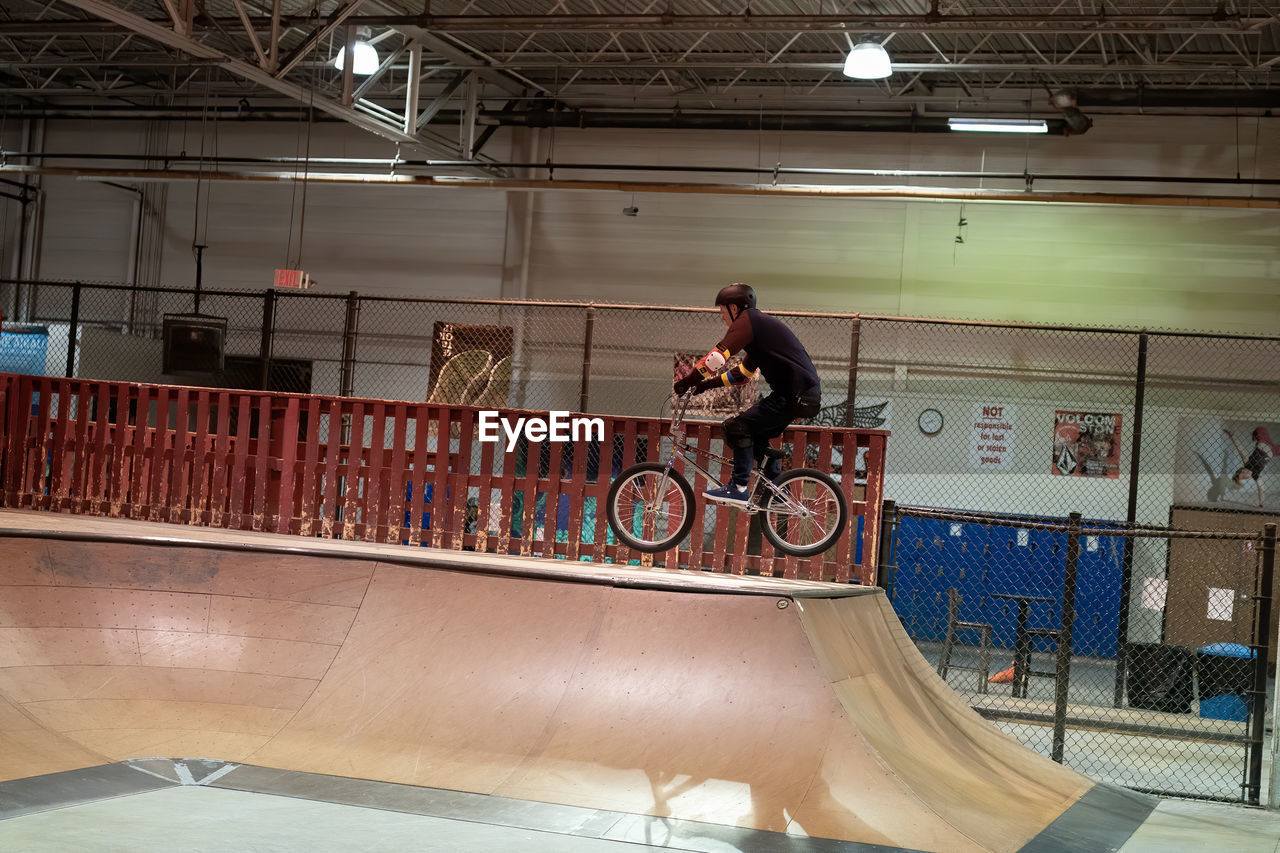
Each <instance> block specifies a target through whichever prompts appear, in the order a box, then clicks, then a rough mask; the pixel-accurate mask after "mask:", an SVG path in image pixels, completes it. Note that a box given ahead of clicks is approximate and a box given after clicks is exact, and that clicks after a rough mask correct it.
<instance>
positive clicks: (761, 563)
mask: <svg viewBox="0 0 1280 853" xmlns="http://www.w3.org/2000/svg"><path fill="white" fill-rule="evenodd" d="M0 410H2V411H3V414H4V437H3V441H0V493H2V497H3V503H4V505H5V506H8V507H19V508H20V507H27V508H35V509H45V510H52V511H57V512H71V513H85V514H91V515H105V516H110V517H115V518H133V519H145V520H150V521H164V522H170V523H175V524H192V525H203V526H210V527H225V528H231V529H236V530H262V531H270V532H275V533H290V534H297V535H301V536H321V537H327V538H342V539H350V540H363V541H368V542H388V543H395V542H402V543H407V544H409V545H431V546H434V547H437V548H454V549H463V548H467V549H474V550H477V551H486V552H492V553H498V554H521V555H526V556H530V555H537V556H541V557H546V558H555V557H563V558H567V559H570V560H578V559H592V560H597V561H616V562H624V563H625V562H629V561H639V563H640V565H647V566H652V565H665V566H667V567H675V566H680V567H687V568H693V569H710V570H713V571H728V572H734V573H739V574H741V573H743V572H745V571H748V570H754V571H759V572H761V573H764V574H776V575H781V576H785V577H793V578H794V577H801V578H813V579H819V578H825V579H835V580H840V581H847V580H860V581H862V582H863V583H874V582H875V566H876V555H877V547H876V546H877V543H878V541H879V521H880V518H879V506H880V502H881V498H882V495H883V481H884V451H885V440H886V437H887V433H885V432H882V431H877V430H849V429H833V428H826V427H797V428H792V429H790V430H789V431H788V433H787V435H785V436H784V440H786V441H789V442H791V443H792V445H793V447H794V448H795V450H794V454H793V459H792V460H791V465H792V466H793V467H795V466H799V465H803V464H805V462H804V457H805V451H806V449H807V448H810V447H813V446H816V447H817V453H818V459H817V463H816V464H817V467H819V468H823V469H828V470H829V469H830V466H831V463H832V458H833V453H834V451H836V450H840V451H842V452H843V458H844V459H846V460H853V459H855V458H857V457H858V454H859V452H860V451H865V460H866V482H865V485H862V484H858V485H855V482H854V478H853V477H849V476H845V477H843V478H842V479H843V483H842V488H843V490H844V492H845V497H846V499H848V501H849V507H850V511H851V518H850V523H849V525H848V527H847V528H846V532H845V533H844V534H843V535H842V536H841V538H840V540H839V542H838V543H837V544H836V546H835V547H834V548H832V549H831V550H829V551H828V552H827V553H826V554H824V555H820V556H818V557H813V558H809V559H797V558H794V557H785V556H782V555H779V554H776V553H775V552H774V550H773V548H772V547H771V546H770V545H769V543H768V542H767V541H766V542H758V543H757V541H756V540H758V539H759V535H758V533H757V534H755V535H754V536H753V535H751V533H750V530H749V528H750V524H749V521H750V519H749V518H748V517H747V516H746V515H743V514H740V513H737V512H730V511H727V510H725V509H717V510H716V513H717V515H716V523H715V526H714V535H713V536H712V535H710V534H708V535H706V536H698V535H693V536H690V537H689V538H688V540H687V541H686V542H685V543H684V545H683V547H681V548H680V549H679V550H675V549H673V550H672V551H671V552H667V553H664V554H654V555H649V554H639V553H638V552H633V551H632V550H631V549H629V548H627V547H626V546H624V545H620V544H617V543H614V542H611V541H609V540H610V539H611V538H612V537H611V536H609V535H608V529H607V522H606V521H605V518H604V513H603V507H604V503H605V497H606V494H607V493H608V490H609V482H610V476H611V475H610V472H611V471H612V472H613V473H616V472H617V470H618V469H620V468H621V467H625V466H626V465H629V464H631V463H632V462H634V461H640V460H642V459H656V458H657V457H658V455H659V443H660V441H659V439H660V438H661V436H662V435H663V434H664V431H665V429H666V424H665V422H663V421H660V420H657V419H645V418H630V417H611V416H601V419H602V420H603V422H604V434H605V439H604V441H603V442H598V441H592V442H588V441H579V442H575V443H560V442H528V443H522V446H520V447H517V448H516V449H515V450H513V451H511V452H507V451H506V448H505V443H500V444H494V443H492V442H481V441H478V440H477V436H476V429H475V427H476V420H477V416H478V410H477V409H473V408H467V407H457V406H438V405H429V404H426V403H408V402H394V401H386V400H362V399H353V398H347V397H317V396H310V395H301V394H296V395H294V394H273V393H265V392H255V391H239V390H222V389H209V388H187V387H180V386H169V385H139V384H133V383H125V382H95V381H89V380H79V379H57V378H49V377H40V376H17V375H13V374H0ZM501 414H502V415H503V416H504V417H509V418H514V417H518V416H520V415H528V414H531V413H528V412H515V411H503V412H501ZM593 417H594V416H593ZM715 430H716V425H714V424H709V423H707V424H690V426H689V434H690V436H691V438H692V439H693V440H694V442H695V443H697V444H698V445H699V446H702V447H709V446H710V443H711V441H712V438H713V433H714V431H715ZM712 471H713V473H715V468H714V467H713V468H712ZM601 474H603V476H601ZM861 474H862V472H861V471H859V478H861ZM696 485H697V484H696ZM695 491H697V492H700V491H701V489H700V488H695ZM424 493H425V494H429V495H430V497H427V498H425V499H424ZM562 497H563V498H567V500H562ZM596 507H598V508H599V509H600V511H599V512H594V517H592V510H593V508H596ZM868 509H871V510H872V511H870V512H868ZM696 512H697V518H696V521H695V523H694V530H695V531H699V530H704V524H703V522H704V515H705V513H706V512H707V507H706V506H705V505H704V504H703V501H702V499H701V497H699V498H698V502H697V506H696ZM859 517H862V519H863V523H862V524H861V525H859V523H858V522H859ZM539 518H540V519H541V524H539V523H538V522H539ZM860 527H861V531H859V528H860ZM855 558H856V559H855Z"/></svg>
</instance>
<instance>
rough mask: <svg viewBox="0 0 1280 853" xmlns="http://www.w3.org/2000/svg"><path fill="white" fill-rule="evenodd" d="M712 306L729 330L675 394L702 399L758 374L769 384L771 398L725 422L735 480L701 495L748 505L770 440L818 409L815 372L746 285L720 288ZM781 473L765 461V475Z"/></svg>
mask: <svg viewBox="0 0 1280 853" xmlns="http://www.w3.org/2000/svg"><path fill="white" fill-rule="evenodd" d="M715 304H716V305H717V306H719V308H720V319H722V320H723V321H724V324H725V325H726V326H728V327H729V330H728V331H727V332H725V335H724V337H723V338H722V339H721V340H720V343H718V344H716V345H715V347H714V348H713V349H712V350H711V351H710V352H708V353H707V354H706V355H705V356H703V357H702V359H701V360H700V361H699V362H698V363H697V364H696V365H695V366H694V369H693V370H691V371H689V372H688V373H687V374H685V375H684V376H682V377H680V378H679V379H678V380H676V382H675V385H674V389H673V390H674V391H675V392H676V393H677V394H683V393H684V392H686V391H693V393H694V394H701V393H703V392H705V391H710V390H711V389H713V388H723V387H727V386H732V385H742V384H744V383H746V382H750V381H751V379H752V378H754V377H755V376H756V374H757V373H759V374H763V375H764V379H765V381H766V382H768V383H769V388H770V392H771V393H770V394H769V395H768V396H767V397H764V398H763V399H761V400H759V401H758V402H757V403H756V404H755V405H753V406H752V407H751V408H749V409H747V410H746V411H745V412H742V413H741V414H738V415H734V416H733V417H731V418H729V419H728V420H726V421H725V422H724V424H723V426H722V429H723V432H724V441H725V445H726V446H728V447H731V448H733V477H732V479H731V480H730V481H729V482H728V483H727V484H726V485H724V486H720V487H712V488H708V489H707V490H706V491H705V492H703V495H704V496H705V497H706V498H707V499H708V500H712V501H717V502H719V503H725V504H734V505H737V506H746V505H747V503H748V502H749V497H750V496H749V495H748V493H747V483H748V481H749V480H750V478H751V466H752V464H753V463H754V462H755V459H756V457H757V456H758V455H760V454H763V453H764V449H765V448H766V447H767V446H768V444H769V440H770V439H773V438H777V437H778V436H780V435H782V432H783V430H785V429H786V428H787V427H788V426H790V425H791V422H792V421H794V420H795V419H796V418H809V417H813V416H814V415H816V414H817V413H818V410H819V408H821V402H820V400H821V397H820V384H819V382H818V371H817V370H815V369H814V366H813V360H812V359H810V358H809V353H808V352H807V351H806V350H805V348H804V346H803V345H802V344H801V343H800V341H799V339H798V338H796V336H795V334H794V333H792V331H791V330H790V329H788V328H787V327H786V326H785V325H783V323H782V321H780V320H778V319H777V318H776V317H772V316H770V315H769V314H766V313H764V312H763V311H761V310H759V309H758V308H756V295H755V291H753V290H752V289H751V288H750V287H749V286H747V285H745V284H741V283H736V282H735V283H734V284H731V285H729V286H727V287H724V288H721V290H720V292H719V293H718V294H716V301H715ZM743 350H745V351H746V355H745V357H744V358H743V359H742V361H741V362H740V363H739V364H737V365H735V366H734V367H732V368H730V369H729V370H725V369H724V368H725V365H726V364H728V362H729V359H730V358H732V357H733V356H734V354H736V353H738V352H741V351H743ZM779 473H781V466H780V465H779V463H778V460H777V459H769V460H768V462H767V463H766V464H765V466H764V474H765V476H767V477H769V478H770V479H775V478H776V477H777V476H778V474H779Z"/></svg>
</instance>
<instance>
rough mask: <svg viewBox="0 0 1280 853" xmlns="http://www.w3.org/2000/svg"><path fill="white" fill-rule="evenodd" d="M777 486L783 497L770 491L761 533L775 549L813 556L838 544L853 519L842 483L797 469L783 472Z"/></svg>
mask: <svg viewBox="0 0 1280 853" xmlns="http://www.w3.org/2000/svg"><path fill="white" fill-rule="evenodd" d="M776 485H777V486H778V488H779V489H780V490H781V491H782V493H783V494H782V495H778V494H775V493H774V492H772V491H769V493H768V497H767V498H766V499H765V501H764V507H763V509H762V511H761V512H760V529H761V532H763V533H764V536H765V538H766V539H768V540H769V541H770V542H771V543H773V547H775V548H777V549H778V550H779V551H781V552H783V553H784V554H790V555H791V556H793V557H812V556H813V555H815V554H821V553H822V552H823V551H825V550H827V549H828V548H830V547H831V546H832V545H834V544H835V542H836V540H837V539H839V538H840V534H841V533H842V532H843V531H844V526H845V524H846V523H847V522H848V519H849V507H848V505H847V504H846V503H845V499H844V493H843V492H841V491H840V486H839V484H837V483H836V481H835V480H833V479H831V476H830V475H829V474H827V473H825V472H823V471H819V470H817V469H815V468H796V469H794V470H791V471H785V472H783V474H782V476H781V477H779V478H778V481H777V484H776ZM766 491H767V490H766Z"/></svg>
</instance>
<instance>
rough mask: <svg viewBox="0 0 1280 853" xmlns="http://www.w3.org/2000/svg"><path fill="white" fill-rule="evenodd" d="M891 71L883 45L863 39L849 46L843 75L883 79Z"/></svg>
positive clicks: (891, 66)
mask: <svg viewBox="0 0 1280 853" xmlns="http://www.w3.org/2000/svg"><path fill="white" fill-rule="evenodd" d="M892 73H893V63H892V62H890V61H889V51H887V50H885V49H884V45H881V44H877V43H876V42H873V41H864V42H861V43H859V44H855V45H854V46H853V47H851V48H849V55H848V57H846V58H845V61H844V76H846V77H855V78H857V79H859V80H883V79H884V78H885V77H888V76H889V75H890V74H892Z"/></svg>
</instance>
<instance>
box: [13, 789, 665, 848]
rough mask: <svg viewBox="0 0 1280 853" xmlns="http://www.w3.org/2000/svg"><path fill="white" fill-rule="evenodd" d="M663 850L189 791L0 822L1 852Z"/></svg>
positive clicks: (349, 808)
mask: <svg viewBox="0 0 1280 853" xmlns="http://www.w3.org/2000/svg"><path fill="white" fill-rule="evenodd" d="M657 849H659V848H657V847H650V846H647V845H640V844H630V843H626V842H614V841H606V840H602V839H595V838H582V837H577V836H572V835H561V834H558V833H551V832H537V831H532V830H528V829H521V828H514V827H507V826H495V825H493V824H486V823H476V822H473V821H465V820H451V819H448V818H440V817H430V816H427V815H417V814H403V813H400V812H393V811H382V810H380V809H375V808H362V807H360V806H348V805H341V804H337V803H324V802H316V801H311V800H299V799H293V798H290V797H277V796H272V795H270V794H255V793H248V792H245V791H229V790H223V789H220V788H207V787H199V786H184V787H176V788H165V789H162V790H159V791H151V792H148V793H145V794H136V795H134V796H131V797H123V798H120V799H113V800H103V801H100V802H96V803H87V804H85V805H78V806H70V807H67V808H62V809H57V810H55V811H48V812H40V813H38V814H32V815H25V816H23V817H16V818H11V819H9V820H6V821H0V850H13V851H19V850H21V851H26V853H66V851H68V850H83V851H95V853H97V851H101V853H117V852H118V853H221V851H245V853H289V851H299V850H306V851H311V852H312V853H326V851H333V853H389V851H400V850H422V851H440V853H446V851H447V853H494V851H506V850H510V851H529V853H541V851H563V853H624V851H633V850H634V851H641V850H657Z"/></svg>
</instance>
